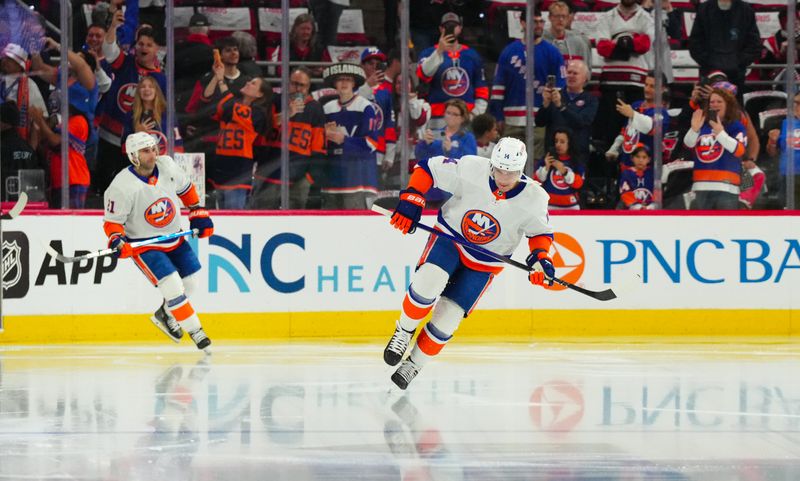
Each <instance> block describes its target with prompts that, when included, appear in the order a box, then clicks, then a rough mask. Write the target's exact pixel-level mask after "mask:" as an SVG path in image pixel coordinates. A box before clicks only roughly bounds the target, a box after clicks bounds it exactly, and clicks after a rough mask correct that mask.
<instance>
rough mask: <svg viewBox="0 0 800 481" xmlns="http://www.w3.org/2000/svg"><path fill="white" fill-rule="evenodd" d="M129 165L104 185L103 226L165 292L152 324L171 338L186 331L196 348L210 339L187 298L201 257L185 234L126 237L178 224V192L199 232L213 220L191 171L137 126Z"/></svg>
mask: <svg viewBox="0 0 800 481" xmlns="http://www.w3.org/2000/svg"><path fill="white" fill-rule="evenodd" d="M125 150H126V152H127V154H128V158H129V159H130V161H131V164H133V165H132V166H129V167H128V168H127V169H125V170H122V171H121V172H119V173H118V174H117V175H116V177H114V180H113V181H112V182H111V185H109V186H108V189H106V191H105V195H104V202H105V215H104V220H105V223H104V224H103V230H105V233H106V235H107V236H108V245H109V247H114V248H118V254H117V255H118V256H119V257H120V258H128V257H130V258H131V259H133V261H134V263H136V266H137V267H138V268H139V270H141V271H142V273H143V274H144V275H145V277H147V280H149V281H150V282H151V283H152V284H153V285H154V286H156V287H157V288H158V290H159V291H160V292H161V295H162V296H163V297H164V303H163V305H162V306H161V307H160V308H159V309H158V311H156V313H155V314H154V315H153V316H152V318H151V320H152V321H153V324H155V325H156V327H158V328H159V329H161V330H162V331H163V332H164V333H165V334H166V335H167V336H169V338H170V339H172V340H173V341H175V342H180V339H181V337H182V336H183V331H184V330H185V331H187V332H188V333H189V336H190V337H191V338H192V341H194V343H195V344H196V345H197V348H198V349H206V348H207V347H208V346H209V345H210V344H211V340H210V339H209V338H208V336H206V334H205V332H204V331H203V327H202V326H201V325H200V319H199V318H198V317H197V314H196V313H195V311H194V308H193V307H192V305H191V304H190V303H189V297H191V294H192V291H193V290H194V289H195V288H196V285H197V282H198V281H197V272H198V271H199V270H200V261H199V260H198V259H197V255H196V254H195V253H194V251H193V250H192V248H191V246H189V244H188V243H187V242H186V241H185V238H184V237H180V238H178V239H177V240H169V241H165V242H162V243H157V244H151V245H149V246H145V247H140V248H137V249H135V250H134V249H133V248H132V247H131V245H130V242H134V241H140V240H144V239H148V238H153V237H157V236H161V235H164V234H171V233H174V232H178V231H180V230H181V210H180V204H179V203H178V198H180V200H181V202H183V205H185V206H186V207H188V208H189V224H190V227H191V228H192V229H196V230H197V235H198V236H199V237H209V236H210V235H211V234H213V232H214V223H213V222H212V221H211V218H210V216H209V214H208V211H207V210H205V209H202V208H200V199H199V197H198V195H197V191H196V190H195V188H194V185H193V184H192V182H191V180H190V179H189V177H188V176H187V175H186V174H185V173H184V172H183V171H182V170H181V169H180V167H178V165H177V164H176V163H175V161H174V160H172V158H170V157H169V156H166V155H158V145H157V144H156V141H155V139H154V138H153V137H152V136H151V135H150V134H148V133H145V132H136V133H134V134H131V135H129V136H128V137H127V139H126V140H125Z"/></svg>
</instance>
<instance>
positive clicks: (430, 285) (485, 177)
mask: <svg viewBox="0 0 800 481" xmlns="http://www.w3.org/2000/svg"><path fill="white" fill-rule="evenodd" d="M527 158H528V155H527V153H526V152H525V144H524V143H522V142H520V141H519V140H517V139H514V138H511V137H504V138H502V139H500V141H499V142H498V143H497V145H496V146H495V148H494V150H493V151H492V156H491V159H487V158H484V157H479V156H477V155H466V156H464V157H461V158H460V159H453V158H448V157H442V156H439V157H432V158H430V159H428V160H427V161H421V162H420V163H418V164H417V166H416V168H415V170H414V172H413V174H412V175H411V179H410V180H409V183H408V187H407V188H406V189H405V190H403V191H401V192H400V202H399V203H398V204H397V207H396V209H395V211H394V213H393V215H392V218H391V224H392V225H393V226H394V227H395V228H397V229H399V230H400V231H402V232H403V234H407V233H409V232H413V231H414V230H415V225H416V223H417V222H419V219H420V216H421V215H422V209H423V208H424V207H425V193H426V192H427V191H428V190H429V189H430V188H432V187H438V188H439V189H441V190H444V191H446V192H449V193H451V194H452V197H451V198H450V199H449V200H448V201H447V202H445V204H444V205H443V206H442V208H441V210H440V211H439V215H438V219H437V222H436V226H435V228H436V229H437V230H440V231H443V232H446V233H448V234H450V235H452V236H455V237H458V238H460V239H462V240H464V241H467V242H470V243H472V244H476V245H479V246H481V247H483V248H485V249H488V250H491V251H493V252H494V253H496V254H500V255H504V256H509V257H510V256H511V254H512V253H513V252H514V250H515V249H516V248H517V246H518V245H519V242H520V240H522V238H523V237H526V238H527V239H528V246H529V247H530V251H531V253H530V255H529V256H528V257H527V259H526V263H527V264H528V266H530V267H531V268H532V269H533V271H532V272H531V274H530V276H529V279H530V281H531V283H532V284H535V285H543V284H544V283H547V284H549V285H552V283H553V281H552V278H553V277H554V276H555V269H554V267H553V262H552V260H551V259H550V257H549V251H550V246H551V244H552V242H553V229H552V228H551V227H550V225H549V217H548V215H547V201H548V195H547V193H546V192H545V191H544V189H542V188H541V187H540V186H539V184H538V183H536V182H535V181H533V180H532V179H530V178H528V177H526V176H525V175H523V173H522V170H523V168H524V167H525V162H526V161H527ZM503 266H504V264H503V263H502V262H499V261H497V260H496V259H493V258H491V257H489V256H486V255H483V254H480V253H478V252H475V251H471V250H469V249H467V248H465V247H464V246H462V245H461V244H458V243H456V242H453V241H451V240H449V239H446V238H444V237H438V236H436V235H433V234H432V235H431V236H430V237H429V239H428V242H427V244H426V245H425V249H424V250H423V252H422V256H421V258H420V260H419V262H418V264H417V270H416V272H415V273H414V277H413V279H412V282H411V285H410V286H409V288H408V292H406V296H405V298H404V299H403V307H402V310H401V313H400V319H399V320H398V321H397V325H396V327H395V331H394V335H392V338H391V340H390V341H389V343H388V344H387V346H386V349H385V350H384V351H383V359H384V361H386V363H387V364H389V365H390V366H394V365H397V364H398V363H399V362H400V361H401V360H402V358H403V356H404V355H405V353H406V351H407V350H408V346H409V344H410V342H411V339H412V337H413V336H414V333H415V332H416V329H417V326H418V324H419V323H420V321H422V320H423V319H424V318H425V317H426V316H427V315H428V313H429V312H430V311H431V309H433V307H434V305H435V306H436V308H435V309H433V314H432V316H431V319H430V321H428V323H427V324H425V326H424V327H423V328H422V330H421V331H420V333H419V336H418V337H417V342H416V345H415V346H414V348H413V349H412V350H411V354H410V355H409V356H408V358H407V359H406V360H404V361H403V362H402V364H401V365H400V367H398V368H397V370H396V371H395V373H394V374H393V375H392V381H393V382H394V383H395V384H397V386H398V387H400V388H401V389H405V388H406V387H408V383H410V382H411V380H412V379H414V377H415V376H416V375H417V373H418V372H419V370H420V369H421V368H422V366H424V365H425V363H427V362H428V361H429V360H430V359H431V358H433V356H435V355H436V354H438V353H439V351H441V350H442V348H443V347H444V345H445V344H446V343H447V341H449V340H450V338H451V337H452V336H453V333H454V332H455V330H456V329H457V328H458V325H459V323H460V322H461V319H463V318H465V317H467V316H468V315H469V314H470V313H471V312H472V310H473V309H474V308H475V305H476V304H477V303H478V300H479V299H480V297H481V295H482V294H483V293H484V292H485V291H486V289H487V287H489V284H490V283H491V282H492V279H493V278H494V276H496V275H497V274H498V273H500V271H501V270H502V269H503Z"/></svg>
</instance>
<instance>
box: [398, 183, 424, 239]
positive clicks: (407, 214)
mask: <svg viewBox="0 0 800 481" xmlns="http://www.w3.org/2000/svg"><path fill="white" fill-rule="evenodd" d="M424 207H425V196H424V195H423V194H422V192H420V191H418V190H417V189H414V188H412V187H409V188H408V189H406V190H401V191H400V202H398V203H397V207H395V209H394V214H392V220H391V224H392V225H393V226H394V228H395V229H398V230H400V231H401V232H402V233H403V234H411V233H412V232H414V231H415V230H417V227H416V225H417V222H419V219H420V217H422V209H423V208H424Z"/></svg>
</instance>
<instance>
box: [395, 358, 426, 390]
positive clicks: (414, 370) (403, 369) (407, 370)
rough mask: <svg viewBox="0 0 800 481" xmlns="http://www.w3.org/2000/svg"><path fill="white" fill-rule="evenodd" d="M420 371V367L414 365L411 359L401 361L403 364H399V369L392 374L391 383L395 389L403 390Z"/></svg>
mask: <svg viewBox="0 0 800 481" xmlns="http://www.w3.org/2000/svg"><path fill="white" fill-rule="evenodd" d="M420 369H422V366H418V365H416V364H415V363H414V361H412V360H411V358H408V359H406V360H405V361H403V364H400V367H398V368H397V370H396V371H395V372H394V374H392V382H394V383H395V384H397V387H399V388H400V389H405V388H407V387H408V384H409V383H410V382H411V381H412V380H413V379H414V378H415V377H416V376H417V374H419V370H420Z"/></svg>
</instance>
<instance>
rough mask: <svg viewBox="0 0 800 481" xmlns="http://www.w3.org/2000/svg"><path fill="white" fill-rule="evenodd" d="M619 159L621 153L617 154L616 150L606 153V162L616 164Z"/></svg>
mask: <svg viewBox="0 0 800 481" xmlns="http://www.w3.org/2000/svg"><path fill="white" fill-rule="evenodd" d="M618 158H619V152H617V151H616V150H607V151H606V161H608V162H616V161H617V159H618Z"/></svg>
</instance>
